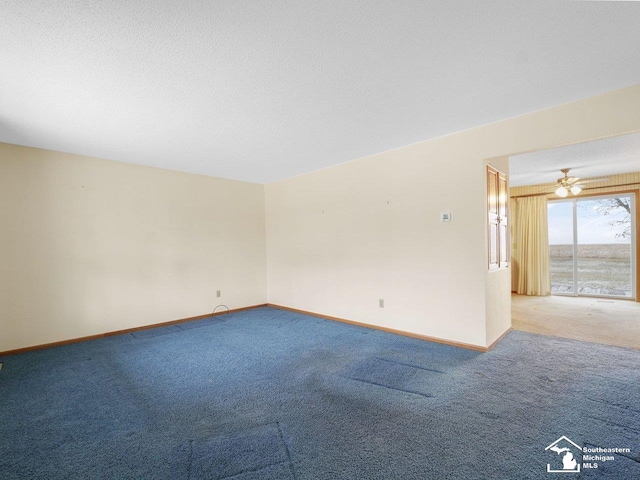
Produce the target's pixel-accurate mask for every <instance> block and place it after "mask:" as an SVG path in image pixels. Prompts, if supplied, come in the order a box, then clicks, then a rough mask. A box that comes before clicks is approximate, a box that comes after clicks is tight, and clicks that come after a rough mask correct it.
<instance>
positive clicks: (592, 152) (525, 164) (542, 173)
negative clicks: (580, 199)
mask: <svg viewBox="0 0 640 480" xmlns="http://www.w3.org/2000/svg"><path fill="white" fill-rule="evenodd" d="M562 168H570V169H571V171H570V172H569V176H570V177H579V178H594V177H603V176H607V175H615V174H618V173H630V172H638V171H640V133H635V134H632V135H623V136H620V137H612V138H606V139H603V140H596V141H593V142H585V143H579V144H577V145H569V146H567V147H560V148H553V149H550V150H542V151H540V152H533V153H526V154H524V155H514V156H512V157H509V184H510V185H511V186H512V187H518V186H522V185H538V184H541V183H551V182H555V181H556V180H558V178H560V177H562V176H563V173H562V172H561V171H560V169H562Z"/></svg>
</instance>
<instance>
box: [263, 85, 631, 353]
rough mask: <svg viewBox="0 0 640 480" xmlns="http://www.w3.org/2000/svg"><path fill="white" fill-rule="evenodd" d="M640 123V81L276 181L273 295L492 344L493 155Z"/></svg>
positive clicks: (270, 188) (270, 269) (501, 323)
mask: <svg viewBox="0 0 640 480" xmlns="http://www.w3.org/2000/svg"><path fill="white" fill-rule="evenodd" d="M639 129H640V85H636V86H633V87H630V88H627V89H623V90H618V91H615V92H611V93H608V94H605V95H600V96H597V97H593V98H590V99H586V100H582V101H578V102H573V103H570V104H566V105H561V106H558V107H554V108H550V109H546V110H543V111H540V112H536V113H533V114H529V115H524V116H521V117H517V118H513V119H508V120H505V121H501V122H497V123H494V124H491V125H485V126H482V127H478V128H474V129H472V130H467V131H464V132H460V133H456V134H452V135H449V136H446V137H441V138H438V139H434V140H430V141H426V142H422V143H418V144H415V145H410V146H407V147H403V148H400V149H397V150H393V151H389V152H384V153H381V154H378V155H373V156H370V157H366V158H363V159H358V160H354V161H351V162H349V163H345V164H342V165H338V166H335V167H331V168H327V169H325V170H320V171H317V172H313V173H309V174H306V175H301V176H298V177H294V178H291V179H287V180H282V181H278V182H274V183H271V184H268V185H267V186H266V189H265V192H266V220H267V285H268V299H269V302H271V303H274V304H279V305H283V306H288V307H293V308H299V309H303V310H308V311H312V312H316V313H321V314H325V315H331V316H336V317H342V318H346V319H350V320H355V321H360V322H364V323H370V324H375V325H378V326H384V327H388V328H395V329H399V330H404V331H407V332H411V333H416V334H421V335H427V336H433V337H438V338H441V339H445V340H451V341H457V342H463V343H469V344H473V345H477V346H483V347H484V346H487V345H489V344H490V343H491V341H492V339H494V338H497V337H498V336H499V335H500V334H501V333H502V332H501V331H500V330H502V329H503V328H505V327H506V326H507V325H509V324H510V320H509V319H508V318H504V317H505V315H508V312H505V309H504V308H503V307H496V305H497V304H496V305H493V306H489V307H487V302H488V301H493V300H494V299H495V295H506V294H505V293H495V291H496V289H499V290H500V292H502V289H503V287H504V289H505V290H507V291H508V289H509V280H508V274H506V275H507V277H506V280H505V279H504V278H502V276H504V274H500V275H502V276H501V277H499V278H495V280H496V282H493V281H492V280H494V278H491V279H489V277H488V276H487V272H486V248H485V246H486V238H485V237H486V235H485V222H484V219H485V187H484V185H485V171H484V165H485V163H484V162H485V159H490V158H494V157H499V156H506V155H509V154H516V153H524V152H529V151H535V150H540V149H543V148H549V147H553V146H561V145H567V144H572V143H578V142H582V141H586V140H592V139H596V138H602V137H607V136H612V135H618V134H622V133H627V132H632V131H636V130H639ZM387 202H389V203H387ZM443 211H452V212H453V214H454V221H453V222H451V223H441V222H440V220H439V213H440V212H443ZM323 212H324V213H323ZM494 283H495V285H494ZM503 284H504V285H503ZM380 298H384V299H385V308H384V309H381V308H378V299H380ZM490 312H497V315H498V316H494V315H493V313H490ZM488 314H489V316H490V317H491V318H489V319H488ZM507 328H508V327H507Z"/></svg>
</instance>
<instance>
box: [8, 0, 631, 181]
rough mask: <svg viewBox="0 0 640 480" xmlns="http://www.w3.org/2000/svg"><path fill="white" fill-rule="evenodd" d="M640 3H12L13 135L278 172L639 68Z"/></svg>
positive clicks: (267, 174) (250, 173)
mask: <svg viewBox="0 0 640 480" xmlns="http://www.w3.org/2000/svg"><path fill="white" fill-rule="evenodd" d="M638 25H640V3H637V2H561V1H519V2H507V1H482V2H478V1H475V0H473V1H420V0H415V1H399V0H368V1H344V0H322V1H302V0H291V1H283V0H274V1H269V2H261V1H246V0H230V1H204V0H199V1H184V0H182V1H176V0H174V1H168V0H135V1H128V2H123V1H116V0H93V1H88V0H82V1H81V0H78V1H71V0H59V1H52V0H39V1H38V0H30V1H25V0H3V1H2V2H1V3H0V141H3V142H8V143H15V144H20V145H29V146H34V147H40V148H47V149H52V150H59V151H64V152H72V153H78V154H84V155H90V156H95V157H102V158H107V159H113V160H119V161H126V162H133V163H139V164H145V165H154V166H157V167H162V168H170V169H175V170H182V171H188V172H194V173H202V174H206V175H214V176H219V177H225V178H232V179H240V180H246V181H251V182H260V183H262V182H270V181H273V180H277V179H281V178H286V177H290V176H293V175H297V174H300V173H304V172H308V171H311V170H315V169H319V168H324V167H327V166H329V165H333V164H336V163H340V162H345V161H348V160H352V159H355V158H358V157H362V156H366V155H370V154H374V153H378V152H381V151H384V150H389V149H393V148H396V147H400V146H403V145H408V144H411V143H415V142H418V141H422V140H426V139H429V138H434V137H437V136H441V135H445V134H448V133H452V132H455V131H460V130H464V129H467V128H470V127H474V126H477V125H481V124H486V123H490V122H493V121H497V120H500V119H504V118H508V117H512V116H515V115H520V114H523V113H527V112H531V111H535V110H539V109H542V108H546V107H549V106H553V105H557V104H561V103H565V102H569V101H572V100H577V99H580V98H585V97H589V96H592V95H596V94H599V93H604V92H607V91H611V90H615V89H618V88H622V87H626V86H630V85H634V84H637V83H640V61H638V59H639V58H640V41H638V39H639V37H638Z"/></svg>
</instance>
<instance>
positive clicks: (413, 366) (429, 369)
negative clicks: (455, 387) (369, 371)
mask: <svg viewBox="0 0 640 480" xmlns="http://www.w3.org/2000/svg"><path fill="white" fill-rule="evenodd" d="M376 360H381V361H383V362H387V363H393V364H395V365H403V366H405V367H411V368H417V369H419V370H426V371H428V372H435V373H442V374H443V375H446V374H445V372H442V371H440V370H435V369H433V368H427V367H420V366H418V365H411V364H409V363H403V362H396V361H394V360H387V359H386V358H379V357H376Z"/></svg>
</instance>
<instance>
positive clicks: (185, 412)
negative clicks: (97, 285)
mask: <svg viewBox="0 0 640 480" xmlns="http://www.w3.org/2000/svg"><path fill="white" fill-rule="evenodd" d="M208 320H211V321H208ZM192 323H194V325H193V326H191V325H189V324H180V325H174V326H171V327H175V328H168V327H162V328H159V329H154V330H158V332H155V334H154V333H153V330H144V332H150V333H148V334H144V335H135V336H134V335H131V334H128V335H118V336H113V337H108V338H104V339H101V340H95V341H91V342H84V343H77V344H73V345H67V346H64V347H57V348H51V349H47V350H40V351H34V352H30V353H26V354H21V355H13V356H5V357H2V358H0V362H3V363H4V365H3V368H2V370H0V478H2V479H3V480H13V479H76V478H77V479H94V478H95V479H167V480H187V479H189V480H195V479H217V480H222V479H227V480H229V479H234V480H241V479H242V480H249V479H256V480H257V479H265V480H269V479H274V480H275V479H293V480H296V479H297V480H301V479H403V480H411V479H437V480H440V479H462V478H464V479H485V478H486V479H541V478H554V475H555V476H556V477H557V474H551V473H546V469H547V465H553V466H554V468H557V465H558V462H559V460H561V455H560V454H559V453H556V452H554V451H551V450H545V448H546V447H547V446H549V445H550V444H551V443H552V442H554V441H555V440H556V439H559V438H560V437H562V436H563V435H564V436H566V437H568V438H569V439H571V441H572V442H575V443H576V444H577V445H578V446H581V447H587V448H590V449H593V448H597V447H601V448H628V449H629V452H624V453H621V454H616V455H615V459H614V460H609V461H600V462H596V463H599V464H598V468H597V469H593V468H592V469H588V468H587V469H584V468H583V469H581V472H580V473H575V474H570V475H560V476H561V477H562V478H576V479H579V478H589V479H590V478H608V479H616V480H624V479H638V478H640V453H639V452H640V369H639V366H640V351H638V350H631V349H623V348H615V347H608V346H603V345H595V344H588V343H583V342H578V341H571V340H564V339H558V338H551V337H543V336H538V335H533V334H528V333H524V332H511V333H509V334H508V335H507V336H506V337H505V338H504V340H503V341H502V342H500V343H499V344H498V346H497V347H496V348H495V349H494V350H492V351H491V352H489V353H486V354H482V353H477V352H473V351H469V350H464V349H459V348H455V347H449V346H445V345H440V344H435V343H430V342H425V341H420V340H416V339H413V338H408V337H402V336H397V335H393V334H389V333H385V332H380V331H375V330H371V329H365V328H360V327H356V326H352V325H347V324H341V323H336V322H332V321H326V320H322V319H318V318H315V317H309V316H305V315H301V314H297V313H293V312H288V311H282V310H277V309H273V308H261V309H256V310H250V311H244V312H238V313H234V314H230V315H225V316H224V321H222V320H218V319H204V321H202V320H199V321H196V322H192ZM190 326H191V327H193V328H189V327H190ZM196 327H197V328H196ZM141 332H142V331H141ZM136 333H140V332H136ZM569 447H570V448H571V445H569ZM574 457H576V458H579V459H580V453H579V452H574ZM591 463H594V462H591ZM559 465H560V466H562V463H561V462H560V463H559Z"/></svg>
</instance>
